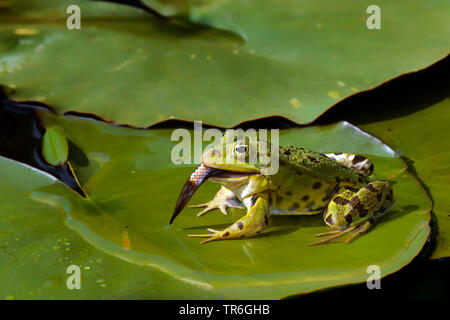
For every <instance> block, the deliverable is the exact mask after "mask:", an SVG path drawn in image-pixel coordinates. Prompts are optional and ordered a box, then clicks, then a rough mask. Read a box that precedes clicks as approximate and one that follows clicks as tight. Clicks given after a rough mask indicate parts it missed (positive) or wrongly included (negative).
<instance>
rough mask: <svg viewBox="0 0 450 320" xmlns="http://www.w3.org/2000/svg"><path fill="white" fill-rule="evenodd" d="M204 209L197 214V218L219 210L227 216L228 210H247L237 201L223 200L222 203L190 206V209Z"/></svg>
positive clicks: (215, 202) (212, 201) (214, 201)
mask: <svg viewBox="0 0 450 320" xmlns="http://www.w3.org/2000/svg"><path fill="white" fill-rule="evenodd" d="M203 207H205V209H203V210H202V211H200V212H199V213H197V217H201V216H202V215H204V214H205V213H207V212H209V211H212V210H214V209H219V210H220V211H221V212H222V213H223V214H225V215H227V214H228V211H227V209H228V208H238V209H243V208H245V207H244V206H243V205H241V204H240V203H238V202H237V201H235V200H221V201H217V200H211V201H209V202H206V203H202V204H197V205H191V206H189V208H203Z"/></svg>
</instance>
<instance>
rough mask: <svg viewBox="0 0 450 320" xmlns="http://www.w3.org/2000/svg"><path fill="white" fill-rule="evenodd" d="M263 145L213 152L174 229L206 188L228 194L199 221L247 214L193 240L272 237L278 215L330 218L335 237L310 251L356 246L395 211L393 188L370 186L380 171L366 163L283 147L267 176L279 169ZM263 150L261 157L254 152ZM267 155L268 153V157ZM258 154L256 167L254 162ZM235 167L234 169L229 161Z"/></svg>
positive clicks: (183, 197)
mask: <svg viewBox="0 0 450 320" xmlns="http://www.w3.org/2000/svg"><path fill="white" fill-rule="evenodd" d="M261 145H262V142H259V141H258V140H256V139H253V140H249V139H241V140H237V141H231V142H227V143H225V142H224V140H223V141H222V142H221V143H219V144H217V145H213V146H211V147H209V148H207V149H206V150H205V151H204V152H203V154H202V157H201V165H200V166H199V167H198V168H197V169H196V170H195V171H194V172H193V173H192V174H191V176H190V177H189V179H188V180H187V182H186V184H185V185H184V187H183V190H182V191H181V194H180V196H179V198H178V201H177V204H176V206H175V211H174V213H173V215H172V219H171V221H170V223H172V222H173V220H174V219H175V217H176V216H177V215H178V214H179V213H180V212H181V210H182V209H183V208H184V207H185V206H186V204H187V203H188V201H189V199H190V198H191V197H192V195H193V194H194V192H195V191H196V190H197V189H198V188H199V186H200V185H201V184H202V183H203V182H204V181H206V180H210V181H213V182H217V183H220V184H221V185H222V186H221V188H220V190H219V191H218V192H217V194H216V195H215V197H214V198H213V199H212V200H211V201H209V202H207V203H204V204H200V205H194V206H190V207H194V208H198V207H205V208H204V209H203V210H202V211H201V212H199V213H198V216H202V215H203V214H205V213H207V212H210V211H211V210H213V209H219V210H220V211H221V212H222V213H224V214H227V208H230V207H232V208H246V209H247V213H246V215H244V216H243V217H242V218H240V219H239V220H237V221H236V222H234V223H233V224H231V225H230V226H229V227H227V228H225V229H224V230H222V231H219V230H214V229H207V230H208V231H209V232H210V233H208V234H200V235H189V237H201V238H206V239H205V240H204V241H202V242H200V243H207V242H210V241H214V240H228V239H240V238H246V237H253V236H255V235H258V234H260V233H261V232H263V231H264V230H266V229H267V228H268V227H269V225H270V216H271V215H314V214H319V213H323V220H324V222H325V224H326V225H327V226H329V228H330V231H329V232H325V233H320V234H317V235H316V236H318V237H324V238H322V240H320V241H316V242H313V243H310V244H309V245H317V244H323V243H327V242H330V241H331V240H333V239H336V238H340V237H342V236H344V235H347V236H346V237H347V239H346V241H345V242H346V243H349V242H351V241H353V240H354V239H356V238H357V237H359V236H361V235H362V234H364V233H365V232H367V231H368V230H369V229H370V227H371V226H372V225H373V224H374V222H375V221H376V220H377V219H379V218H380V217H381V216H383V215H384V214H385V213H386V212H388V210H389V209H390V208H391V207H392V205H393V203H394V199H393V190H392V186H391V184H390V183H389V182H387V181H371V179H370V175H371V174H372V172H373V164H372V163H371V162H370V161H369V159H367V158H366V157H364V156H360V155H354V154H348V153H328V154H322V153H318V152H314V151H310V150H306V149H304V148H300V147H294V146H280V147H278V148H277V149H278V150H275V151H272V152H278V157H276V161H278V170H277V172H276V173H275V174H267V173H266V172H267V170H264V169H267V168H268V167H269V166H271V165H273V163H271V161H273V157H271V156H269V154H270V152H267V150H270V146H269V147H268V145H269V143H268V142H266V143H265V145H264V146H265V148H261ZM255 150H256V151H255ZM261 150H265V151H264V152H261ZM251 151H255V153H256V158H257V160H256V161H248V159H249V157H250V152H251ZM230 159H231V160H233V161H230Z"/></svg>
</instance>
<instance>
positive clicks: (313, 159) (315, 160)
mask: <svg viewBox="0 0 450 320" xmlns="http://www.w3.org/2000/svg"><path fill="white" fill-rule="evenodd" d="M306 158H307V159H308V160H309V161H311V162H317V159H316V158H314V157H312V156H306Z"/></svg>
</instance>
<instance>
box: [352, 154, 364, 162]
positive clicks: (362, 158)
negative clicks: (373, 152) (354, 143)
mask: <svg viewBox="0 0 450 320" xmlns="http://www.w3.org/2000/svg"><path fill="white" fill-rule="evenodd" d="M366 159H367V158H366V157H363V156H360V155H356V156H355V157H354V158H353V160H352V163H353V164H357V163H360V162H362V161H364V160H366Z"/></svg>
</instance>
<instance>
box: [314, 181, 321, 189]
mask: <svg viewBox="0 0 450 320" xmlns="http://www.w3.org/2000/svg"><path fill="white" fill-rule="evenodd" d="M321 186H322V182H320V181H317V182H314V184H313V189H319V188H320V187H321Z"/></svg>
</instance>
